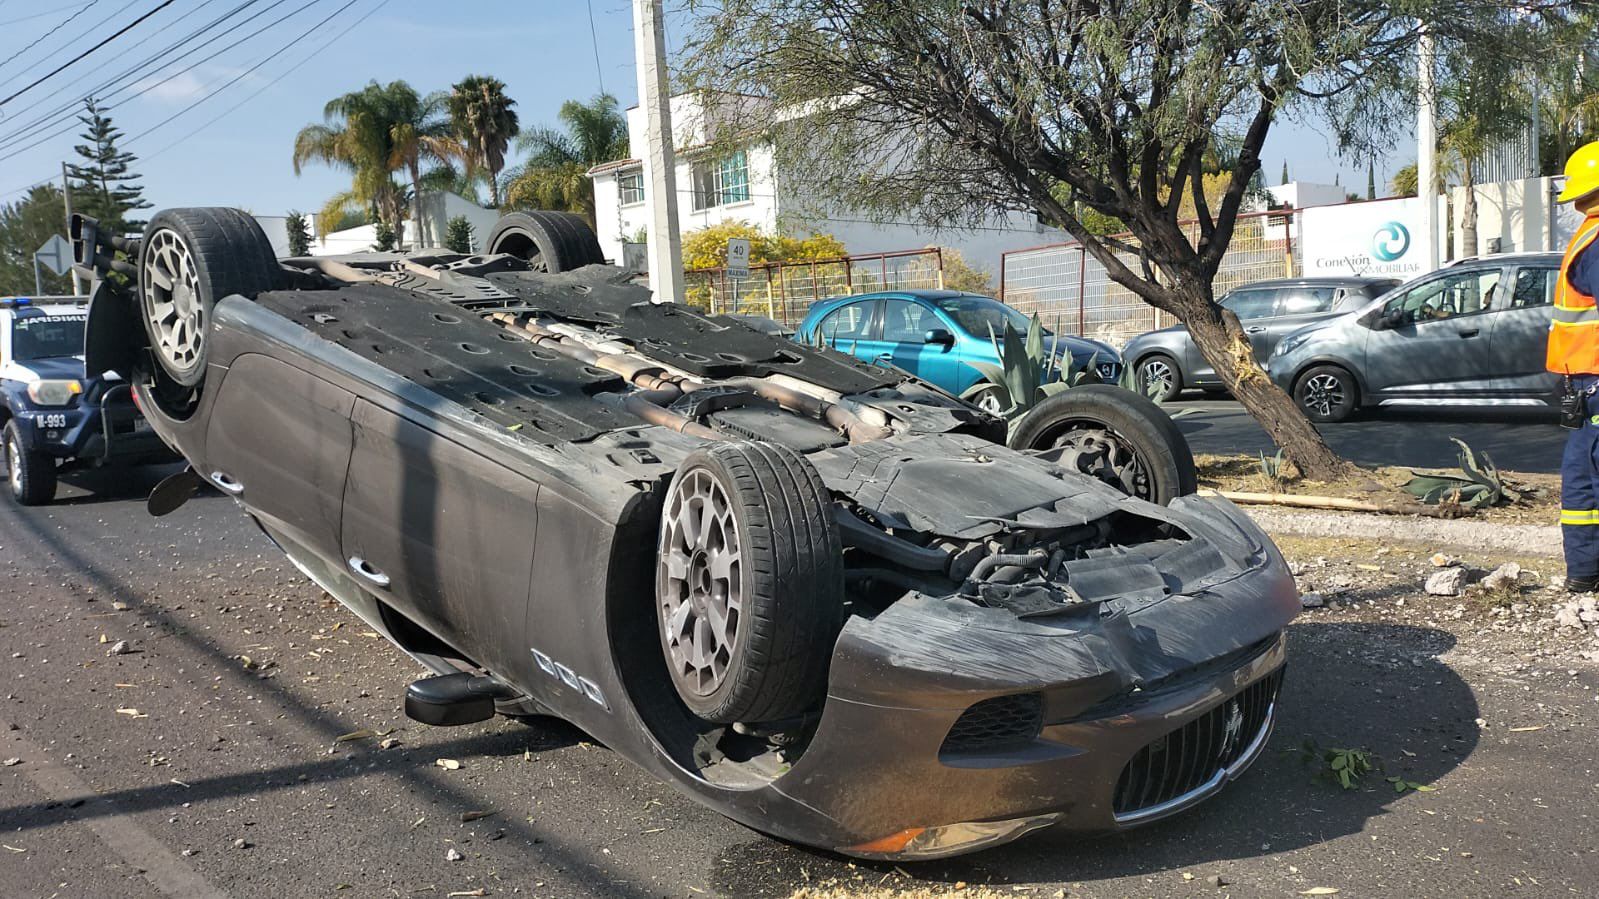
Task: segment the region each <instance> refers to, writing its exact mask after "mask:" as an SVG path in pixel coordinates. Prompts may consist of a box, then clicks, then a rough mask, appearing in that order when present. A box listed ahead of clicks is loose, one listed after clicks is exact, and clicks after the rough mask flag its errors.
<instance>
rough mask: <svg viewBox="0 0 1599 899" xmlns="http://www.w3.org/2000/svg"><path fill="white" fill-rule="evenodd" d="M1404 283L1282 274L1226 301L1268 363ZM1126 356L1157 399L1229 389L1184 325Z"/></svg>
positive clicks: (1138, 340) (1146, 337) (1132, 347)
mask: <svg viewBox="0 0 1599 899" xmlns="http://www.w3.org/2000/svg"><path fill="white" fill-rule="evenodd" d="M1398 284H1399V282H1398V281H1396V280H1394V279H1392V278H1282V279H1277V280H1271V281H1256V282H1255V283H1253V284H1250V285H1248V286H1246V287H1240V288H1238V289H1236V290H1233V291H1230V292H1229V293H1228V294H1227V295H1226V296H1224V297H1222V299H1221V304H1222V305H1223V306H1225V307H1226V308H1228V309H1231V310H1232V311H1233V314H1234V315H1237V316H1238V320H1239V321H1240V322H1242V323H1243V326H1244V332H1245V333H1247V334H1248V335H1249V342H1250V345H1251V346H1253V347H1254V350H1255V359H1256V360H1257V361H1259V362H1260V363H1261V364H1265V362H1266V360H1267V359H1268V358H1270V357H1271V352H1272V350H1274V349H1276V347H1277V342H1278V341H1279V340H1282V339H1283V337H1285V336H1287V335H1288V334H1289V333H1291V332H1294V331H1297V330H1299V329H1300V328H1303V327H1304V326H1306V325H1308V324H1311V323H1313V322H1317V321H1321V320H1324V319H1329V318H1335V317H1337V316H1339V315H1342V314H1344V313H1346V312H1349V311H1351V310H1355V309H1359V308H1361V307H1363V306H1365V305H1366V304H1367V303H1369V302H1371V300H1372V299H1373V298H1375V297H1377V296H1380V295H1381V294H1383V293H1386V292H1387V291H1388V290H1390V289H1392V288H1394V287H1396V286H1398ZM1122 358H1123V359H1125V360H1127V364H1128V365H1130V366H1132V369H1133V373H1134V375H1135V377H1136V378H1137V384H1138V387H1139V389H1140V390H1142V391H1143V393H1144V395H1145V396H1149V397H1152V398H1154V399H1155V400H1156V401H1157V402H1166V401H1168V400H1171V399H1175V398H1176V396H1177V394H1179V393H1181V392H1182V391H1183V390H1185V389H1187V388H1190V387H1197V388H1200V389H1202V390H1206V391H1220V390H1222V389H1223V388H1224V387H1225V385H1224V384H1223V383H1222V379H1221V376H1220V375H1217V374H1216V370H1215V369H1214V368H1213V367H1212V366H1211V364H1210V363H1209V362H1207V361H1206V360H1205V357H1204V356H1202V355H1200V353H1199V348H1198V347H1196V346H1195V345H1194V338H1193V337H1192V336H1191V335H1190V334H1189V333H1188V328H1187V327H1186V326H1184V325H1172V326H1171V327H1169V328H1161V329H1160V330H1158V331H1150V332H1148V333H1146V334H1140V335H1139V336H1137V337H1135V338H1133V339H1132V340H1131V341H1130V342H1129V343H1128V344H1127V346H1125V347H1123V348H1122Z"/></svg>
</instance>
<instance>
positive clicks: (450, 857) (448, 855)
mask: <svg viewBox="0 0 1599 899" xmlns="http://www.w3.org/2000/svg"><path fill="white" fill-rule="evenodd" d="M444 860H445V861H447V862H459V861H465V860H466V856H464V855H462V854H461V853H460V852H458V851H457V850H456V848H455V847H454V846H451V847H450V848H449V849H448V850H446V851H445V853H444Z"/></svg>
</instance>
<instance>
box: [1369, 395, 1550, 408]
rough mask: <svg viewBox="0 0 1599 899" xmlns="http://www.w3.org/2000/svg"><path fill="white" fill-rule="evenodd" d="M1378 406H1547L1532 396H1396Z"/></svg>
mask: <svg viewBox="0 0 1599 899" xmlns="http://www.w3.org/2000/svg"><path fill="white" fill-rule="evenodd" d="M1377 405H1379V406H1547V405H1549V404H1548V403H1546V402H1544V401H1543V400H1540V399H1534V398H1532V397H1491V396H1490V397H1481V398H1477V399H1466V398H1464V397H1430V396H1416V397H1396V398H1394V399H1389V400H1383V401H1382V402H1380V403H1378V404H1377Z"/></svg>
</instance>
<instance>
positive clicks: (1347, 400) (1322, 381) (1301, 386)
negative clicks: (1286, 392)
mask: <svg viewBox="0 0 1599 899" xmlns="http://www.w3.org/2000/svg"><path fill="white" fill-rule="evenodd" d="M1294 402H1295V403H1298V404H1299V408H1300V410H1301V411H1303V412H1304V413H1305V417H1306V418H1309V419H1310V420H1311V421H1314V422H1321V423H1325V422H1339V421H1348V420H1349V418H1350V417H1351V416H1353V415H1354V414H1355V410H1356V409H1358V408H1359V407H1360V387H1359V385H1357V384H1356V383H1355V376H1354V375H1352V374H1350V373H1349V371H1348V369H1344V368H1340V367H1338V366H1336V365H1318V366H1316V367H1315V368H1312V369H1310V370H1309V371H1307V372H1305V373H1304V374H1303V375H1300V376H1299V380H1298V381H1296V382H1295V383H1294Z"/></svg>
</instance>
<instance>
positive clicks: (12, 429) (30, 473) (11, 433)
mask: <svg viewBox="0 0 1599 899" xmlns="http://www.w3.org/2000/svg"><path fill="white" fill-rule="evenodd" d="M3 433H4V440H5V458H6V483H7V485H8V486H10V488H11V498H12V499H14V500H16V501H17V502H18V503H19V504H20V505H24V506H42V505H44V504H46V503H48V502H50V501H51V500H53V499H55V498H56V460H55V459H53V458H51V457H50V456H48V455H46V454H45V453H41V452H38V451H35V450H29V449H23V446H22V431H21V429H19V428H18V427H17V422H16V419H12V420H11V421H8V422H6V426H5V431H4V432H3Z"/></svg>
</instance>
